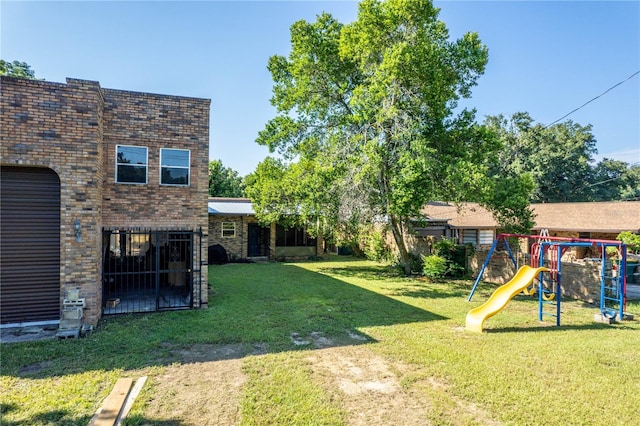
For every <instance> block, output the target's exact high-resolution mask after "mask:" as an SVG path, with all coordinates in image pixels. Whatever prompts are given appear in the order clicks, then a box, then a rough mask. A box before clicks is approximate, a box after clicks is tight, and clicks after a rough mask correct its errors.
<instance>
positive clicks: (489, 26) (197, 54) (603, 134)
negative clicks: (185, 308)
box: [0, 0, 640, 175]
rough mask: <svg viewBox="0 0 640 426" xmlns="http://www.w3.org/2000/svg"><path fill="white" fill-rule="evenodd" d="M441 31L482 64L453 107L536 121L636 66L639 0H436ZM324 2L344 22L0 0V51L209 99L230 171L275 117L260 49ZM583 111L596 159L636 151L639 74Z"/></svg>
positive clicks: (284, 41)
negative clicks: (473, 51) (466, 40)
mask: <svg viewBox="0 0 640 426" xmlns="http://www.w3.org/2000/svg"><path fill="white" fill-rule="evenodd" d="M435 4H436V5H437V6H438V7H440V8H441V12H440V19H441V20H443V21H444V22H445V23H446V24H447V26H448V28H449V30H450V34H451V37H453V38H458V37H460V36H461V35H462V34H463V33H465V32H467V31H476V32H478V33H479V36H480V38H481V40H482V41H483V42H484V43H485V44H486V45H487V46H488V48H489V64H488V66H487V69H486V72H485V74H484V75H483V76H482V78H481V79H480V80H479V84H478V86H477V87H475V88H474V90H473V97H472V98H471V99H470V100H468V101H465V106H468V107H475V108H476V109H477V110H478V119H479V120H482V119H483V118H484V116H486V115H495V114H504V115H510V114H512V113H514V112H517V111H527V112H529V113H530V114H531V116H532V117H533V118H534V119H535V120H536V121H537V122H540V123H543V124H548V123H551V122H553V121H555V120H556V119H558V118H560V117H562V116H563V115H565V114H566V113H568V112H570V111H571V110H573V109H574V108H577V107H579V106H580V105H582V104H583V103H585V102H587V101H588V100H590V99H592V98H594V97H596V96H597V95H599V94H601V93H602V92H604V91H605V90H607V89H608V88H610V87H611V86H613V85H614V84H616V83H618V82H620V81H622V80H624V79H626V78H627V77H629V76H630V75H632V74H633V73H635V72H636V71H639V70H640V2H638V1H620V2H616V1H606V2H595V1H585V2H578V1H561V2H551V1H529V2H526V1H490V2H489V1H474V2H467V1H437V2H436V3H435ZM323 11H326V12H329V13H331V14H333V15H334V16H335V17H336V18H337V19H338V20H339V21H341V22H344V23H347V22H350V21H352V20H354V19H355V18H356V16H357V2H352V1H318V2H314V1H280V2H273V1H254V2H249V1H233V2H231V1H226V2H225V1H198V2H161V1H144V2H115V1H110V2H79V1H70V2H55V1H47V2H34V1H21V2H14V1H5V0H2V1H1V3H0V20H1V22H0V23H1V32H0V36H1V39H0V56H1V57H2V59H5V60H11V61H12V60H20V61H25V62H27V63H29V64H30V65H31V67H32V68H33V69H34V70H35V72H36V76H37V77H39V78H44V79H45V80H48V81H56V82H64V81H65V78H66V77H73V78H82V79H88V80H97V81H99V82H100V84H101V85H102V87H106V88H112V89H122V90H134V91H142V92H151V93H164V94H172V95H183V96H195V97H201V98H210V99H211V131H210V134H211V136H210V154H209V157H210V159H221V160H222V162H223V164H224V165H225V166H227V167H231V168H233V169H234V170H237V171H238V172H239V173H240V174H241V175H245V174H247V173H250V172H252V171H253V170H254V169H255V166H256V165H257V163H258V162H260V161H261V160H262V159H264V157H265V156H267V155H268V151H267V149H266V148H264V147H261V146H259V145H258V144H256V143H255V139H256V136H257V133H258V132H259V131H260V130H262V129H263V128H264V125H265V123H266V122H267V121H268V120H269V119H270V118H272V117H273V116H274V113H275V111H274V109H273V108H272V107H271V105H270V103H269V98H270V97H271V88H272V80H271V77H270V75H269V72H268V71H267V69H266V65H267V60H268V58H269V57H270V56H271V55H274V54H281V55H286V54H288V51H289V47H290V38H289V27H290V25H291V24H292V23H293V22H295V21H296V20H299V19H305V20H308V21H313V20H315V17H316V15H317V14H319V13H321V12H323ZM568 119H571V120H573V121H575V122H577V123H580V124H582V125H586V124H592V125H593V133H594V135H595V137H596V139H597V141H598V143H597V148H598V151H599V155H598V157H597V158H598V159H600V158H602V157H609V158H615V159H619V160H622V161H626V162H628V163H632V164H633V163H638V162H640V75H636V76H635V77H633V78H631V79H630V80H628V81H626V82H625V83H624V84H621V85H620V86H618V87H617V88H615V89H613V90H611V91H610V92H609V93H607V94H605V95H604V96H602V97H601V98H599V99H598V100H596V101H594V102H592V103H590V104H589V105H587V106H585V107H584V108H582V109H581V110H579V111H578V112H576V113H574V114H572V115H571V116H569V117H568Z"/></svg>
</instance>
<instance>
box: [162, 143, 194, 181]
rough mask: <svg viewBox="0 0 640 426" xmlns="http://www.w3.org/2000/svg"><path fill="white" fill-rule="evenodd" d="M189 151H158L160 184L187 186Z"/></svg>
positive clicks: (167, 149) (164, 149) (168, 149)
mask: <svg viewBox="0 0 640 426" xmlns="http://www.w3.org/2000/svg"><path fill="white" fill-rule="evenodd" d="M190 162H191V151H189V150H188V149H171V148H162V149H161V150H160V184H161V185H189V174H190V173H189V164H190Z"/></svg>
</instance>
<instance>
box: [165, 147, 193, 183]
mask: <svg viewBox="0 0 640 426" xmlns="http://www.w3.org/2000/svg"><path fill="white" fill-rule="evenodd" d="M164 151H186V152H187V153H188V154H189V156H188V160H187V166H186V167H185V166H169V165H163V161H162V157H163V156H164ZM165 167H166V168H170V169H186V170H187V183H186V184H185V183H163V182H162V169H164V168H165ZM159 182H160V185H162V186H190V185H191V150H190V149H181V148H160V177H159Z"/></svg>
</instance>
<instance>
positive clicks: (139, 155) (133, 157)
mask: <svg viewBox="0 0 640 426" xmlns="http://www.w3.org/2000/svg"><path fill="white" fill-rule="evenodd" d="M147 166H148V150H147V147H146V146H130V145H116V183H137V184H146V183H147Z"/></svg>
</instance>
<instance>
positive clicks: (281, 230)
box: [209, 197, 323, 261]
mask: <svg viewBox="0 0 640 426" xmlns="http://www.w3.org/2000/svg"><path fill="white" fill-rule="evenodd" d="M213 246H221V247H222V248H223V249H224V251H225V252H226V254H227V257H228V258H229V259H230V260H234V259H254V260H255V259H270V260H285V259H286V260H293V259H307V258H310V257H316V256H321V255H322V253H323V246H322V239H320V238H312V237H310V236H309V235H307V233H306V232H305V230H304V229H301V228H285V227H284V226H282V225H279V224H276V223H272V224H271V225H270V226H267V227H264V226H262V225H260V224H259V223H258V219H257V218H256V215H255V211H254V210H253V205H252V204H251V200H249V199H248V198H218V197H213V198H210V199H209V247H210V250H212V249H211V247H213ZM210 261H215V260H213V259H211V258H210Z"/></svg>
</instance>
